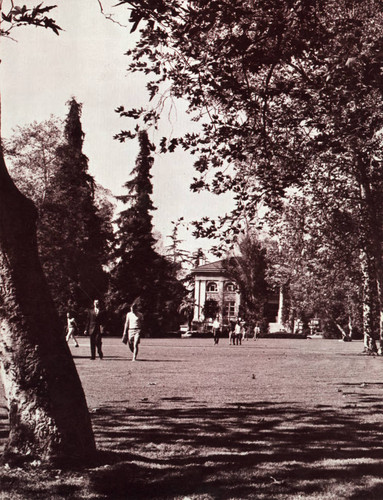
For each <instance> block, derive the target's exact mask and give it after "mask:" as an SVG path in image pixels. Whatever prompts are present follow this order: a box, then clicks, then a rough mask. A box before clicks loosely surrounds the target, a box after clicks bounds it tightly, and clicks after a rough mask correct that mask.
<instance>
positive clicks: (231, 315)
mask: <svg viewBox="0 0 383 500" xmlns="http://www.w3.org/2000/svg"><path fill="white" fill-rule="evenodd" d="M193 274H194V317H193V321H196V322H203V321H205V316H204V308H205V304H206V302H207V301H215V302H216V303H217V307H218V309H219V316H220V319H221V321H222V322H223V323H224V324H227V323H229V321H235V320H236V319H237V317H238V312H239V306H240V303H241V297H240V294H239V292H238V291H237V285H236V283H235V282H233V281H232V280H229V279H228V278H227V277H225V274H224V269H223V261H222V260H219V261H216V262H212V263H210V264H204V265H202V266H198V267H196V268H195V269H194V270H193Z"/></svg>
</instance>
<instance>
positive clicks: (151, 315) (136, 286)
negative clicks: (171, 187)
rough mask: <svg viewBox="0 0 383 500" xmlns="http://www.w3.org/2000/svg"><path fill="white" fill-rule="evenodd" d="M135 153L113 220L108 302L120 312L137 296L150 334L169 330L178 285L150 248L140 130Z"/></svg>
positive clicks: (145, 143) (144, 142) (145, 154)
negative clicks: (112, 253)
mask: <svg viewBox="0 0 383 500" xmlns="http://www.w3.org/2000/svg"><path fill="white" fill-rule="evenodd" d="M138 140H139V146H140V150H139V154H138V156H137V160H136V164H135V167H134V169H133V170H132V177H131V179H130V180H129V181H127V182H126V183H125V185H124V187H125V188H126V189H127V191H128V194H126V195H123V196H119V197H118V199H119V200H120V201H122V202H123V203H124V204H125V205H127V208H126V209H125V210H123V211H121V212H120V214H119V217H118V219H117V221H116V224H117V232H116V235H115V249H114V261H115V266H114V268H113V270H112V272H111V278H110V282H111V288H110V295H109V299H110V306H111V308H113V309H114V310H115V311H116V312H117V313H119V314H120V318H119V320H120V322H121V320H122V316H121V315H122V313H123V312H125V310H126V307H127V305H129V304H131V303H132V302H133V301H134V300H137V299H139V302H140V306H141V311H142V313H143V318H144V319H143V331H144V333H145V334H147V335H156V334H160V333H162V332H163V331H164V330H166V329H168V328H170V327H171V326H170V325H169V318H170V317H171V316H172V315H173V311H176V310H177V308H178V304H177V300H179V301H180V300H181V299H182V295H183V287H182V285H181V284H180V283H179V282H178V280H177V279H176V277H175V269H173V266H172V264H171V263H170V262H169V261H167V260H166V259H165V258H164V257H163V256H161V255H159V254H158V253H157V252H156V251H155V249H154V244H155V239H154V237H153V224H152V215H151V212H152V211H153V210H155V208H154V206H153V203H152V200H151V194H152V192H153V186H152V182H151V178H152V176H151V174H150V170H151V168H152V165H153V157H152V156H151V151H152V150H153V146H152V145H151V143H150V141H149V138H148V134H147V132H146V131H140V132H139V133H138Z"/></svg>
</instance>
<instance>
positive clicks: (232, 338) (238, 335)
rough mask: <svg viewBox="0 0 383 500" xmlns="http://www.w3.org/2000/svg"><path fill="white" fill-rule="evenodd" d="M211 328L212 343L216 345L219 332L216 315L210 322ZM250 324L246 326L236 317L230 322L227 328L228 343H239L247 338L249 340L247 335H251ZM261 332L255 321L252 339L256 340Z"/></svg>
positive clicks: (219, 326)
mask: <svg viewBox="0 0 383 500" xmlns="http://www.w3.org/2000/svg"><path fill="white" fill-rule="evenodd" d="M212 329H213V338H214V345H217V344H218V343H219V337H220V333H221V324H220V321H219V318H218V317H216V318H215V319H214V321H213V324H212ZM251 330H252V327H251V326H247V325H246V323H245V322H244V321H243V320H241V319H238V320H237V321H236V322H235V323H230V330H229V344H230V345H241V344H242V341H243V340H245V339H247V340H249V337H250V336H251ZM260 332H261V329H260V327H259V324H258V323H256V324H255V326H254V328H253V339H254V340H257V338H258V337H259V335H260Z"/></svg>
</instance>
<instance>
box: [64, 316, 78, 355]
mask: <svg viewBox="0 0 383 500" xmlns="http://www.w3.org/2000/svg"><path fill="white" fill-rule="evenodd" d="M66 319H67V327H66V332H67V334H66V341H67V342H69V340H70V339H72V340H73V342H74V345H75V347H78V342H77V339H76V337H75V334H76V333H77V323H76V320H75V319H74V317H73V314H72V313H71V312H68V313H67V315H66Z"/></svg>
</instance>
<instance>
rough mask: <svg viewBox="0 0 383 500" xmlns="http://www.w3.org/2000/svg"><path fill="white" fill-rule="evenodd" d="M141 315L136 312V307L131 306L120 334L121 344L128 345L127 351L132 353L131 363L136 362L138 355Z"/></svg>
mask: <svg viewBox="0 0 383 500" xmlns="http://www.w3.org/2000/svg"><path fill="white" fill-rule="evenodd" d="M141 323H142V317H141V314H140V313H139V312H138V311H137V305H136V304H132V306H131V307H130V311H129V312H128V314H127V315H126V320H125V325H124V332H123V334H122V342H123V343H124V344H128V345H129V349H130V350H131V351H132V353H133V359H132V361H136V359H137V354H138V344H139V343H140V336H141Z"/></svg>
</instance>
